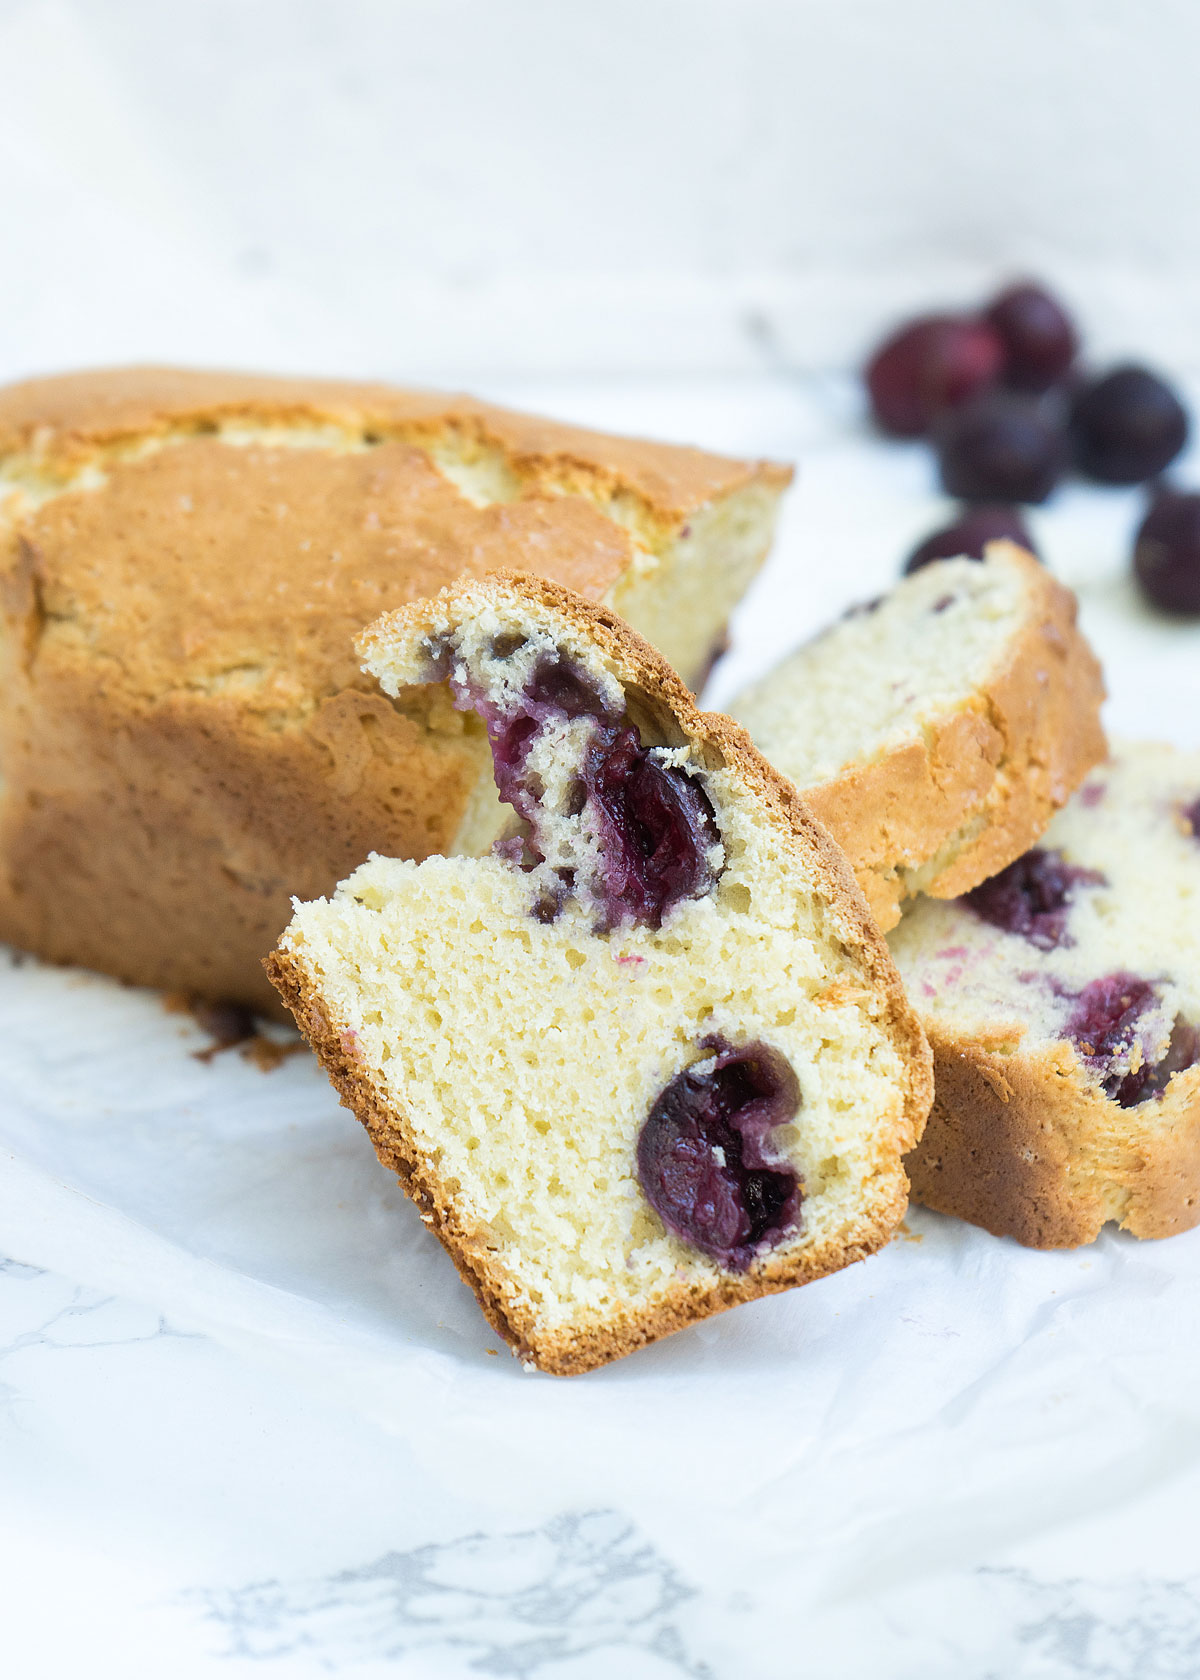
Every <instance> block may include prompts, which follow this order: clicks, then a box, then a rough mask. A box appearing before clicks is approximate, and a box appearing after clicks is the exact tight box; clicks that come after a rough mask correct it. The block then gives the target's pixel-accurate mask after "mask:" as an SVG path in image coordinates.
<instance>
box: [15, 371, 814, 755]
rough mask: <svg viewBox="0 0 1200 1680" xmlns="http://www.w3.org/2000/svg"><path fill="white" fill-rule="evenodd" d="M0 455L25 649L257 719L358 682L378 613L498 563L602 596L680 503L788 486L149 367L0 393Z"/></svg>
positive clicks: (607, 440)
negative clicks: (105, 668)
mask: <svg viewBox="0 0 1200 1680" xmlns="http://www.w3.org/2000/svg"><path fill="white" fill-rule="evenodd" d="M0 452H3V455H4V456H5V457H6V458H4V459H2V460H0V509H2V510H3V511H4V512H5V513H6V514H7V516H8V523H9V527H10V529H9V533H8V543H9V545H10V554H11V545H15V551H16V552H15V554H12V555H11V558H10V560H9V563H8V565H7V566H6V567H5V568H4V570H5V571H6V572H7V577H6V578H5V579H4V585H5V600H4V606H5V608H6V609H7V612H8V613H9V614H10V615H11V616H13V617H16V618H19V619H22V620H24V622H25V626H26V629H25V637H26V642H27V651H29V652H32V650H33V648H34V647H35V646H37V645H38V644H40V642H41V641H42V639H43V638H44V637H45V636H46V635H47V634H49V635H50V636H51V637H52V639H53V641H54V643H55V644H56V645H55V652H56V654H57V656H59V657H60V658H66V659H68V660H70V661H72V662H74V661H76V660H84V661H87V662H89V663H93V662H96V661H102V662H104V663H105V664H107V665H109V666H110V667H111V671H112V674H113V677H114V678H115V680H116V681H117V682H119V683H120V684H121V685H122V686H123V687H125V688H126V690H127V691H128V692H130V693H131V695H132V696H133V697H135V698H136V699H138V700H143V699H148V698H152V697H153V696H155V695H157V694H160V693H163V692H165V691H171V690H175V689H180V688H183V689H187V690H191V691H194V692H197V693H202V694H223V695H227V696H229V697H230V698H236V699H237V700H238V701H239V702H240V703H241V704H242V705H243V706H244V707H245V708H247V709H248V710H249V711H251V712H253V713H255V714H257V715H259V716H260V717H261V718H262V719H263V720H264V721H265V722H266V723H267V724H268V726H270V725H271V724H272V722H278V721H279V720H281V719H283V718H291V719H296V718H303V717H305V716H307V715H308V714H309V713H310V712H312V711H313V709H314V708H315V707H316V706H317V705H319V704H320V703H321V701H322V700H323V699H324V698H325V697H327V696H330V695H336V694H338V693H340V692H342V691H344V690H346V689H348V688H360V689H361V688H362V687H363V686H364V685H363V682H362V678H361V675H360V673H359V671H358V669H357V663H356V661H355V658H354V652H353V639H354V636H355V635H356V633H357V632H358V631H359V630H360V629H361V628H362V626H363V625H364V624H366V623H369V622H370V621H371V620H372V619H373V618H375V617H377V616H378V614H379V612H380V611H381V610H382V609H383V608H384V607H395V606H396V605H397V604H398V603H399V602H402V601H404V600H415V599H418V598H420V597H422V596H425V595H429V594H432V593H436V591H437V590H438V589H439V588H441V587H442V586H443V585H445V584H447V583H449V582H451V581H452V580H453V579H455V578H458V577H479V576H482V575H483V574H484V573H487V572H490V571H494V570H496V569H497V568H498V567H500V566H503V565H513V564H517V565H520V566H522V567H524V568H526V569H541V567H542V566H543V565H544V567H545V568H546V569H547V570H552V571H553V572H554V574H555V576H557V577H558V578H559V579H560V580H561V581H563V582H564V583H566V584H568V585H569V586H570V587H571V588H573V589H575V590H576V591H577V592H578V593H580V594H582V595H583V596H585V597H588V598H592V599H597V598H602V597H604V596H605V595H606V594H607V593H608V592H609V591H610V589H611V588H612V586H613V584H614V583H615V582H616V581H617V580H618V579H619V578H621V577H622V576H623V575H624V574H625V573H627V572H629V571H631V569H633V570H635V569H636V567H637V565H638V553H639V550H641V551H643V552H644V551H645V550H646V549H647V548H648V549H650V550H653V549H654V547H655V545H656V543H658V542H660V541H666V540H669V538H670V537H671V536H672V535H673V534H674V533H675V531H676V530H677V528H678V527H679V526H680V525H681V523H682V522H684V521H686V519H687V517H688V515H689V514H690V513H691V512H693V511H694V510H695V509H696V508H697V507H698V506H700V505H701V504H704V503H706V502H708V501H710V500H711V499H712V498H713V497H716V496H721V495H723V494H725V493H726V492H728V491H731V490H733V489H736V488H738V487H739V486H741V485H745V484H748V483H750V482H752V481H754V480H756V479H761V480H763V481H766V482H769V483H770V484H772V485H776V484H778V485H782V484H783V483H785V482H786V481H787V479H788V477H789V474H788V473H787V471H786V470H785V469H783V468H777V467H773V466H765V465H755V464H753V463H745V462H737V461H730V460H724V459H721V458H718V457H715V456H711V455H706V454H704V453H702V452H701V451H699V450H694V449H684V448H674V447H670V446H667V445H663V444H654V443H638V442H635V441H631V440H627V439H623V438H616V437H604V436H601V435H599V434H596V433H590V432H584V431H579V430H576V429H575V428H572V427H568V426H559V425H555V424H554V423H552V422H550V421H543V420H538V419H534V418H528V417H525V416H523V415H518V414H511V413H508V412H506V411H505V410H503V409H498V408H492V407H490V406H489V405H487V404H485V403H480V402H476V401H475V400H474V399H472V398H469V397H443V396H439V395H436V394H434V393H424V392H405V391H394V390H391V389H389V388H388V387H386V386H373V385H349V384H338V383H334V382H319V381H318V382H314V381H301V380H287V379H273V378H266V377H258V376H250V375H243V374H218V373H199V372H185V371H178V370H170V369H124V370H115V371H110V372H98V373H85V374H71V375H65V376H63V377H61V378H57V379H47V380H35V381H31V382H28V383H26V384H23V385H16V386H12V387H10V388H9V389H8V390H7V391H3V392H0ZM6 490H7V492H8V494H7V497H6V496H5V491H6ZM249 556H252V558H253V564H252V565H250V564H247V557H249Z"/></svg>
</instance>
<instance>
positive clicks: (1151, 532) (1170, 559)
mask: <svg viewBox="0 0 1200 1680" xmlns="http://www.w3.org/2000/svg"><path fill="white" fill-rule="evenodd" d="M1133 571H1134V576H1135V577H1136V578H1137V580H1138V583H1139V585H1140V586H1141V590H1142V594H1143V595H1145V597H1146V599H1147V600H1148V601H1152V602H1153V603H1154V605H1155V606H1156V607H1159V608H1160V609H1161V610H1162V611H1163V612H1168V613H1176V614H1178V615H1180V616H1181V617H1195V616H1200V495H1197V493H1196V492H1195V491H1181V490H1170V489H1164V490H1162V491H1160V492H1159V494H1158V495H1157V496H1156V497H1155V499H1154V501H1153V502H1152V503H1151V506H1150V511H1149V513H1147V515H1146V517H1145V519H1143V520H1142V523H1141V525H1140V526H1139V528H1138V533H1137V536H1136V538H1135V539H1134V549H1133Z"/></svg>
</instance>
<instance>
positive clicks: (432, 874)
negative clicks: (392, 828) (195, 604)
mask: <svg viewBox="0 0 1200 1680" xmlns="http://www.w3.org/2000/svg"><path fill="white" fill-rule="evenodd" d="M361 651H362V653H363V656H364V658H365V661H366V667H367V669H369V670H370V671H371V672H372V673H373V674H374V675H375V676H376V677H377V678H378V679H379V681H380V682H381V684H382V686H383V688H384V689H385V691H387V692H388V693H390V694H399V693H401V692H402V691H404V690H405V689H406V688H407V687H408V686H409V685H411V684H415V683H427V682H441V683H445V684H447V685H448V686H449V690H450V692H451V694H452V695H453V697H454V702H455V704H456V705H457V706H459V707H460V708H470V709H471V710H472V711H474V712H475V713H476V714H478V716H480V717H481V718H482V719H483V722H484V725H485V726H486V730H487V735H488V738H489V741H490V744H491V749H492V753H493V757H494V761H495V770H496V779H497V782H498V785H499V788H500V791H501V793H502V794H503V796H504V798H505V800H506V801H507V802H508V804H509V805H510V806H511V807H512V813H513V822H512V828H511V832H510V833H509V834H507V835H506V836H505V837H504V838H502V839H501V840H500V841H499V842H498V843H497V845H496V847H495V849H494V851H493V852H492V853H491V855H489V856H487V857H484V858H477V859H468V858H448V857H436V858H429V859H426V860H425V861H424V862H422V863H420V864H416V863H411V862H402V861H397V860H392V859H387V858H379V857H376V858H373V859H372V860H371V861H370V862H368V863H367V864H365V865H364V866H363V867H362V868H361V869H359V870H357V871H356V872H355V873H354V874H353V875H352V876H351V877H350V878H349V880H347V881H345V882H343V884H342V885H341V886H340V887H339V888H338V890H337V892H336V893H335V894H334V895H333V897H332V898H330V899H327V900H326V899H322V900H319V901H317V902H314V903H309V904H301V905H298V906H297V909H296V914H295V917H294V920H293V921H292V924H291V926H290V927H289V928H288V930H287V932H286V933H285V935H284V936H283V939H282V941H281V943H280V945H279V948H278V950H277V951H276V952H275V953H274V955H273V956H272V957H271V958H270V959H269V963H268V969H269V972H270V974H271V977H272V979H273V980H274V982H275V984H276V985H277V986H278V988H279V990H280V992H281V993H282V995H283V997H284V998H285V1000H286V1002H287V1003H288V1005H289V1007H290V1008H291V1009H292V1011H293V1013H294V1014H295V1016H296V1019H297V1021H298V1023H299V1024H300V1027H301V1029H302V1030H303V1031H304V1033H305V1034H306V1036H307V1037H308V1038H309V1040H310V1042H311V1043H312V1044H313V1046H314V1048H315V1049H316V1050H317V1052H318V1054H319V1055H320V1056H321V1058H322V1060H323V1062H324V1064H325V1066H326V1068H327V1070H328V1072H329V1073H330V1075H331V1077H332V1079H333V1081H334V1083H335V1085H336V1086H337V1088H338V1090H339V1091H340V1092H341V1094H342V1097H343V1099H344V1101H345V1102H346V1103H347V1105H348V1106H349V1107H351V1108H352V1109H353V1110H354V1112H355V1113H356V1114H357V1115H358V1117H359V1118H360V1119H361V1120H362V1121H363V1123H364V1124H365V1125H366V1127H367V1129H368V1131H369V1132H370V1134H371V1137H372V1139H373V1141H374V1143H375V1146H376V1148H377V1150H378V1152H379V1154H380V1157H381V1159H382V1160H383V1161H384V1162H385V1163H386V1164H387V1165H389V1166H390V1167H392V1168H394V1169H395V1170H396V1171H397V1172H398V1173H399V1175H400V1178H401V1180H402V1181H403V1183H404V1185H405V1187H406V1189H407V1190H408V1191H409V1193H410V1194H411V1195H412V1197H413V1198H414V1200H415V1201H416V1203H417V1205H418V1207H419V1208H420V1210H421V1215H422V1218H423V1219H424V1220H425V1221H426V1223H427V1224H428V1225H429V1226H430V1227H431V1228H432V1229H433V1230H434V1231H435V1232H436V1234H437V1235H438V1236H439V1237H440V1238H441V1240H442V1242H443V1243H444V1244H445V1246H446V1248H447V1249H448V1250H449V1252H450V1254H451V1256H452V1258H453V1259H454V1261H455V1264H456V1265H457V1266H458V1269H459V1271H460V1272H461V1273H462V1275H463V1277H464V1278H465V1279H466V1281H467V1282H468V1283H469V1284H470V1285H471V1287H472V1288H473V1289H474V1290H475V1292H476V1294H477V1296H478V1298H479V1300H480V1303H481V1305H482V1307H483V1309H484V1311H485V1312H486V1313H487V1315H488V1317H489V1319H490V1320H491V1322H492V1323H493V1325H494V1326H495V1327H496V1329H497V1330H498V1331H499V1332H500V1333H501V1335H503V1336H504V1337H505V1338H506V1339H507V1340H508V1341H509V1342H510V1343H511V1344H512V1345H513V1347H514V1348H515V1349H516V1350H517V1351H518V1352H519V1353H520V1354H521V1355H522V1356H523V1357H524V1358H525V1359H527V1360H530V1361H532V1362H533V1363H535V1364H537V1365H538V1366H540V1367H541V1368H542V1369H543V1370H547V1371H554V1372H575V1371H583V1370H587V1369H589V1368H590V1367H593V1366H596V1365H600V1364H603V1363H604V1362H605V1361H607V1360H609V1359H612V1358H615V1357H616V1356H618V1355H620V1354H624V1353H627V1352H629V1351H630V1350H632V1349H633V1348H636V1347H638V1346H640V1345H642V1344H644V1343H647V1342H650V1341H653V1340H654V1339H656V1338H657V1337H659V1336H662V1335H665V1334H667V1333H668V1332H670V1331H673V1330H676V1329H678V1328H680V1327H681V1326H682V1325H684V1324H686V1323H688V1322H689V1321H690V1320H693V1319H697V1318H702V1317H704V1316H705V1315H707V1314H710V1313H713V1312H716V1311H719V1310H721V1309H722V1308H724V1307H728V1306H732V1305H734V1304H735V1303H737V1302H739V1301H744V1300H748V1299H750V1298H752V1297H754V1296H758V1295H763V1294H766V1293H769V1292H771V1291H774V1290H780V1289H784V1288H787V1287H789V1286H791V1285H793V1284H799V1283H804V1282H806V1281H808V1280H810V1279H812V1278H816V1277H820V1276H822V1275H823V1274H825V1273H828V1272H831V1271H834V1270H836V1269H837V1268H839V1267H841V1266H844V1265H846V1264H847V1263H848V1262H850V1261H852V1260H857V1259H860V1258H862V1257H863V1256H865V1255H867V1254H869V1253H871V1252H872V1251H873V1250H874V1249H876V1248H878V1247H879V1246H880V1245H881V1244H882V1243H884V1242H886V1241H887V1239H888V1237H889V1235H890V1234H891V1232H892V1230H893V1229H894V1227H895V1225H896V1224H897V1222H898V1221H899V1219H900V1217H901V1215H902V1213H903V1211H904V1207H905V1203H906V1194H907V1185H906V1181H905V1177H904V1172H903V1169H902V1166H901V1158H902V1156H903V1154H904V1152H905V1151H906V1150H907V1149H909V1148H911V1146H912V1144H913V1142H914V1141H915V1140H916V1137H917V1136H918V1135H919V1132H920V1127H921V1123H922V1121H923V1119H924V1116H925V1113H926V1110H927V1108H928V1103H929V1098H930V1089H931V1087H930V1076H929V1064H928V1050H927V1047H926V1045H925V1043H924V1040H923V1038H922V1035H921V1032H920V1029H919V1027H918V1026H917V1023H916V1021H915V1019H914V1017H913V1015H912V1012H911V1011H910V1009H909V1008H908V1005H907V1003H906V1001H905V998H904V995H903V993H902V991H901V989H900V986H899V983H898V980H897V978H896V974H895V971H894V968H893V966H892V964H891V960H890V958H889V957H888V954H887V949H886V946H885V944H884V942H883V940H882V938H881V937H880V936H879V934H878V933H877V931H876V929H875V927H874V925H873V924H872V922H871V920H870V918H869V916H868V914H867V911H866V907H865V905H864V904H863V902H862V899H861V896H860V894H859V893H858V891H857V889H856V887H855V884H854V880H853V876H852V875H851V873H850V871H849V869H848V868H847V866H846V864H845V861H844V859H843V858H842V857H841V855H840V853H839V852H838V851H837V849H836V848H835V847H834V846H833V845H832V843H831V842H830V840H829V839H828V836H827V835H826V834H825V833H824V832H823V830H822V829H821V828H820V827H819V826H818V825H817V824H816V823H815V822H814V821H813V820H812V818H811V817H810V816H809V814H808V812H807V811H806V810H805V808H804V806H803V805H802V804H801V803H800V802H799V800H798V799H797V798H796V796H795V793H794V791H793V790H792V789H791V788H790V787H789V786H788V785H787V784H786V783H784V782H782V781H781V780H780V778H779V777H777V776H776V775H775V774H774V772H773V771H772V770H771V769H770V767H769V766H768V765H767V764H766V763H765V762H764V761H763V760H762V759H761V758H760V757H759V756H758V754H757V753H755V752H754V750H753V748H752V747H751V745H750V743H749V741H748V739H747V738H746V737H745V735H744V734H743V732H742V731H741V730H739V729H737V728H736V727H735V726H734V725H732V724H730V723H729V721H728V720H727V719H725V718H719V717H710V716H704V715H702V714H700V713H699V712H697V710H696V708H695V706H694V704H693V702H692V699H691V697H690V695H689V694H688V692H687V690H686V689H685V688H684V687H683V685H682V683H681V682H680V681H679V679H678V678H677V677H676V676H675V675H674V673H673V672H672V671H671V670H670V669H669V668H668V667H667V666H666V665H665V664H664V662H663V661H662V660H661V658H660V657H659V656H658V655H657V654H655V653H654V652H653V650H652V649H651V648H650V647H649V646H648V645H647V644H646V643H644V642H642V641H641V640H640V639H639V638H637V637H636V636H635V635H634V634H633V633H632V632H631V631H630V630H629V628H628V626H626V625H625V624H624V623H623V622H622V621H621V620H620V619H619V618H617V617H616V616H615V615H614V614H612V613H611V612H609V611H608V610H607V609H604V608H600V607H595V606H591V605H589V604H588V603H586V602H584V601H583V600H581V599H580V598H579V597H578V596H574V595H572V594H571V593H570V592H568V591H567V590H565V589H562V588H561V587H559V586H556V585H553V584H549V583H546V582H544V581H542V580H540V579H534V578H529V577H524V576H520V575H501V576H494V577H490V578H487V579H485V580H483V581H481V582H479V583H473V584H469V585H462V586H458V587H455V588H453V589H450V590H447V591H444V592H443V593H442V594H441V595H440V596H438V597H437V598H436V599H434V600H432V601H426V602H419V603H416V604H415V605H414V606H412V607H410V608H407V609H404V610H402V611H400V612H398V613H394V614H391V615H389V616H387V617H385V618H383V619H381V620H380V621H379V622H378V623H377V624H376V625H375V626H374V627H373V628H372V629H371V630H370V631H368V632H367V634H366V635H365V637H364V638H363V641H362V643H361Z"/></svg>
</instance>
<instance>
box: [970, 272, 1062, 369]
mask: <svg viewBox="0 0 1200 1680" xmlns="http://www.w3.org/2000/svg"><path fill="white" fill-rule="evenodd" d="M983 318H984V320H985V321H987V322H989V323H990V324H991V325H992V326H993V327H994V328H995V329H996V331H997V332H998V333H999V335H1000V338H1001V340H1002V341H1003V344H1004V382H1005V384H1006V385H1010V386H1012V388H1013V389H1014V390H1017V391H1032V392H1034V393H1040V392H1042V391H1048V390H1049V389H1050V387H1051V386H1052V385H1057V384H1058V381H1059V380H1060V379H1062V378H1063V376H1064V375H1065V374H1066V373H1067V371H1068V370H1069V368H1070V366H1071V363H1072V362H1073V361H1074V360H1075V352H1076V351H1077V350H1078V348H1079V337H1078V334H1077V333H1076V331H1075V327H1074V324H1073V322H1072V320H1071V317H1070V316H1069V315H1068V314H1067V312H1066V310H1065V309H1064V308H1063V306H1062V304H1061V303H1059V301H1058V299H1057V298H1056V297H1054V296H1053V295H1052V294H1051V293H1050V292H1047V291H1046V290H1045V289H1044V288H1043V287H1041V286H1035V285H1033V284H1032V283H1031V282H1029V281H1023V282H1021V283H1020V284H1019V285H1016V286H1009V287H1007V288H1006V289H1005V290H1004V291H1003V292H1001V293H1000V296H999V297H998V298H996V300H995V301H994V302H993V303H992V304H990V305H989V306H988V308H987V309H986V310H985V311H984V317H983Z"/></svg>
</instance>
